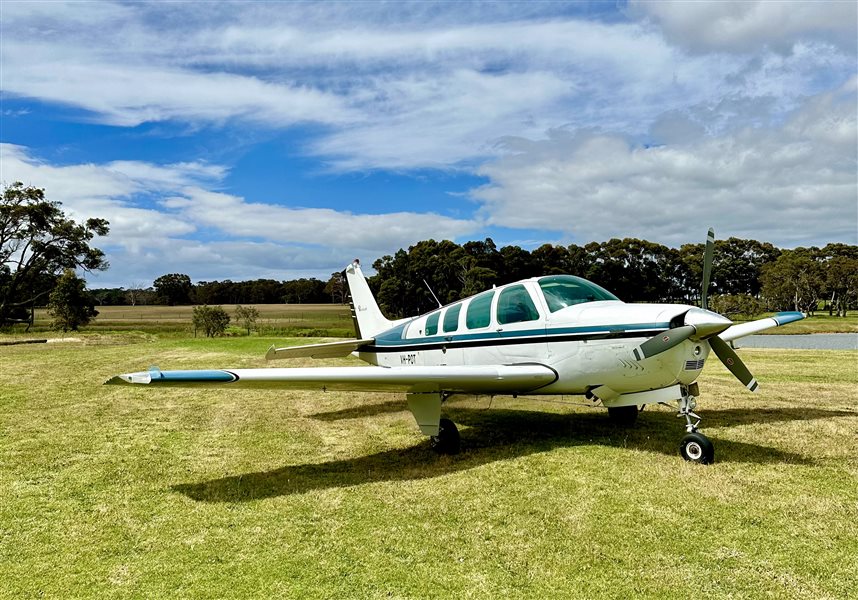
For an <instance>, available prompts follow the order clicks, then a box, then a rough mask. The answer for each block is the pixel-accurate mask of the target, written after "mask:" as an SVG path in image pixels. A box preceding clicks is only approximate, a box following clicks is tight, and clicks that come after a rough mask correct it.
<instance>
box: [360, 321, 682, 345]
mask: <svg viewBox="0 0 858 600" xmlns="http://www.w3.org/2000/svg"><path fill="white" fill-rule="evenodd" d="M403 328H404V326H400V327H396V328H394V329H392V330H390V331H389V332H385V333H383V334H381V335H379V336H378V337H376V339H375V343H374V344H373V345H374V346H376V347H379V348H381V347H386V348H391V347H396V346H402V345H403V344H406V345H408V346H423V345H432V344H435V345H437V344H450V343H455V342H479V341H486V342H491V341H496V340H498V339H499V338H504V339H509V338H525V337H531V338H533V337H538V338H541V339H543V340H545V338H551V337H555V336H567V335H588V334H604V335H606V336H610V335H614V334H622V333H626V332H637V331H640V332H641V334H642V335H643V332H650V331H653V330H655V331H662V330H665V329H669V328H670V323H669V322H667V321H665V322H664V323H633V324H621V325H594V326H588V327H553V328H551V329H545V328H544V327H543V328H537V329H522V330H520V331H502V332H496V331H488V332H486V331H483V332H481V333H464V334H458V335H446V336H445V335H433V336H429V337H422V338H402V337H401V335H402V333H403ZM394 333H395V335H391V334H394ZM397 336H399V337H397ZM545 341H547V340H545Z"/></svg>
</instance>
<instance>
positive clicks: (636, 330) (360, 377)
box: [106, 229, 804, 464]
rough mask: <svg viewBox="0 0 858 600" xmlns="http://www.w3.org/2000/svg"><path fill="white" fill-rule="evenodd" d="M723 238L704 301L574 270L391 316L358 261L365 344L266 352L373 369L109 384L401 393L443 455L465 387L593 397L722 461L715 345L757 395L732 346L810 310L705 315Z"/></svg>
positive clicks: (149, 375) (160, 374)
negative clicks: (710, 404)
mask: <svg viewBox="0 0 858 600" xmlns="http://www.w3.org/2000/svg"><path fill="white" fill-rule="evenodd" d="M714 240H715V236H714V233H713V231H712V230H711V229H710V230H709V235H708V237H707V241H706V249H705V253H704V269H703V290H702V306H703V307H702V308H697V307H696V306H688V305H682V304H626V303H625V302H622V301H620V300H619V299H618V298H617V297H616V296H614V295H613V294H611V293H610V292H608V291H607V290H605V289H603V288H601V287H599V286H598V285H596V284H594V283H592V282H589V281H587V280H585V279H581V278H580V277H573V276H571V275H551V276H547V277H534V278H532V279H526V280H523V281H518V282H516V283H510V284H507V285H503V286H499V287H497V288H494V289H491V290H487V291H485V292H482V293H480V294H477V295H475V296H472V297H470V298H466V299H464V300H460V301H458V302H454V303H452V304H449V305H447V306H444V307H441V308H438V309H437V310H434V311H432V312H430V313H428V314H424V315H421V316H419V317H414V318H407V319H400V320H398V321H390V320H388V319H387V318H386V317H385V316H384V315H383V314H382V312H381V310H380V309H379V307H378V304H377V303H376V301H375V298H374V297H373V295H372V292H371V291H370V289H369V286H368V284H367V282H366V279H365V278H364V276H363V274H362V272H361V268H360V262H359V261H357V260H355V261H354V262H353V263H352V264H351V265H349V266H348V267H347V268H346V278H347V281H348V285H349V290H350V291H351V301H352V312H353V317H354V321H355V329H356V332H357V336H358V339H355V340H347V341H340V342H333V343H326V344H311V345H306V346H297V347H287V348H274V347H273V346H272V348H271V349H270V350H269V351H268V353H267V355H266V359H268V360H272V359H281V358H298V357H314V358H331V357H339V356H348V355H349V354H353V355H355V356H357V357H358V358H360V359H362V360H364V361H366V362H368V363H370V365H372V366H363V367H315V368H285V369H284V368H263V369H219V370H201V371H161V370H159V369H158V368H157V367H153V368H151V369H150V370H148V371H142V372H139V373H128V374H124V375H118V376H116V377H113V378H112V379H110V380H109V381H107V382H106V383H108V384H126V383H129V384H146V385H151V386H154V387H164V386H200V385H214V386H225V387H229V388H238V387H250V388H264V387H277V388H287V389H320V390H329V389H330V390H349V391H376V392H381V391H385V392H387V391H401V392H405V394H406V399H407V405H408V408H409V410H410V411H411V413H412V414H413V415H414V418H415V419H416V421H417V425H418V426H419V427H420V431H422V432H423V433H424V434H425V435H428V436H430V437H431V443H432V446H433V447H434V448H435V449H436V450H438V451H439V452H441V453H448V454H450V453H456V452H458V451H459V445H460V444H459V432H458V430H457V428H456V425H455V424H454V423H453V422H452V421H451V420H449V419H446V418H442V417H441V406H442V404H443V403H444V401H445V400H447V399H448V398H450V397H451V396H453V395H456V394H468V395H490V396H494V395H512V396H540V395H575V394H579V395H584V396H585V397H587V398H588V399H590V400H593V401H594V402H600V403H601V405H603V406H604V407H606V408H607V409H608V415H609V417H610V418H611V419H612V420H614V421H616V422H618V423H620V424H624V425H631V424H633V423H634V421H635V420H636V418H637V415H638V412H639V410H642V409H643V407H644V406H645V405H647V404H653V403H659V404H668V405H672V406H676V408H677V410H678V416H681V417H684V418H685V422H686V426H685V428H686V435H685V436H684V437H683V438H682V441H681V443H680V446H679V452H680V454H681V455H682V457H683V458H684V459H685V460H688V461H692V462H697V463H702V464H708V463H711V462H712V461H713V460H714V447H713V445H712V442H711V441H710V440H709V439H708V438H707V437H706V436H704V435H703V434H701V433H700V432H699V431H698V426H699V424H700V417H699V416H698V415H697V414H695V413H694V409H695V407H696V403H697V402H696V401H697V397H698V395H699V388H698V385H697V378H698V377H699V376H700V373H701V370H702V369H703V365H704V363H705V361H706V358H707V357H708V356H709V352H710V351H713V352H714V353H715V355H716V356H717V357H718V358H719V359H720V360H721V362H723V363H724V365H725V366H726V367H727V368H728V369H729V370H730V371H731V372H732V373H733V375H735V376H736V377H737V378H738V379H739V381H741V382H742V383H743V384H744V385H745V387H747V388H748V389H749V390H751V391H755V390H756V389H757V381H756V379H754V376H753V375H751V373H750V371H749V370H748V369H747V367H746V366H745V364H744V363H743V362H742V361H741V360H740V359H739V357H738V356H737V355H736V353H735V352H734V351H733V349H732V348H731V347H730V345H729V344H728V342H731V341H733V340H736V339H739V338H741V337H744V336H747V335H750V334H753V333H757V332H760V331H763V330H766V329H769V328H772V327H777V326H779V325H784V324H786V323H791V322H793V321H798V320H800V319H803V318H804V315H803V314H802V313H800V312H785V313H779V314H777V315H775V316H773V317H769V318H764V319H759V320H756V321H751V322H747V323H742V324H738V325H734V324H733V323H732V321H730V320H729V319H727V318H725V317H723V316H721V315H719V314H717V313H714V312H711V311H709V310H707V308H706V306H707V292H708V288H709V276H710V272H711V268H712V250H713V247H714Z"/></svg>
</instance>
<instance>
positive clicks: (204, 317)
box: [193, 304, 229, 337]
mask: <svg viewBox="0 0 858 600" xmlns="http://www.w3.org/2000/svg"><path fill="white" fill-rule="evenodd" d="M193 323H194V336H196V335H197V331H198V330H202V332H203V333H205V335H206V337H215V336H218V335H223V333H224V331H226V326H227V325H229V315H228V314H226V311H225V310H224V309H223V307H222V306H207V305H205V304H203V305H202V306H195V307H194V316H193Z"/></svg>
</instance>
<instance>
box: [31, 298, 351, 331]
mask: <svg viewBox="0 0 858 600" xmlns="http://www.w3.org/2000/svg"><path fill="white" fill-rule="evenodd" d="M222 306H223V309H224V310H225V311H226V312H227V314H229V315H230V317H232V318H233V322H232V323H231V332H232V333H233V334H236V335H239V334H241V333H242V332H243V331H244V330H243V329H241V327H240V325H239V324H238V323H237V322H236V320H235V305H234V304H224V305H222ZM253 306H254V307H255V308H256V309H257V310H258V311H259V318H258V319H257V321H256V333H257V334H259V335H287V336H294V335H301V336H307V335H310V336H319V335H329V336H338V337H350V336H353V335H354V327H353V325H352V318H351V311H350V309H349V307H348V306H347V305H342V304H254V305H253ZM97 310H98V316H97V317H96V318H95V319H93V321H92V323H90V325H88V326H87V327H84V328H83V329H82V330H83V331H85V332H95V333H110V332H114V331H138V332H144V333H156V334H161V335H165V334H178V335H188V334H192V333H193V330H194V328H193V325H192V324H191V318H192V315H193V310H194V307H193V306H153V305H149V306H99V307H97ZM50 321H51V317H50V316H49V315H48V311H47V309H38V310H36V319H35V323H34V326H33V327H32V328H31V330H30V331H32V332H33V333H39V332H45V331H49V329H50ZM23 329H24V327H23V326H16V329H15V331H16V333H20V332H21V331H23Z"/></svg>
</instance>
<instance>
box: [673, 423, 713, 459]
mask: <svg viewBox="0 0 858 600" xmlns="http://www.w3.org/2000/svg"><path fill="white" fill-rule="evenodd" d="M679 454H680V455H681V456H682V458H684V459H685V460H687V461H689V462H695V463H698V464H701V465H711V464H712V463H713V462H714V461H715V447H714V446H713V445H712V442H711V441H709V438H708V437H706V436H705V435H703V434H702V433H698V432H696V431H695V432H694V433H689V434H688V435H686V436H685V437H684V438H682V441H681V442H680V443H679Z"/></svg>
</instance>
